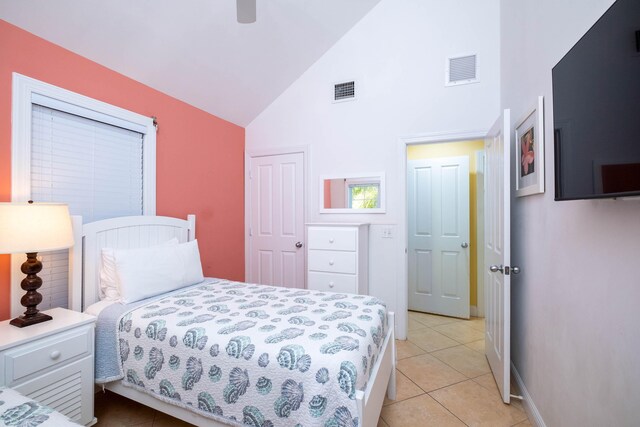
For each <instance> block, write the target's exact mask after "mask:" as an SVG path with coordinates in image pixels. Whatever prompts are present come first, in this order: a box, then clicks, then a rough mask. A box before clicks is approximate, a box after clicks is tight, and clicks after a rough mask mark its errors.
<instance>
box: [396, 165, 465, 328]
mask: <svg viewBox="0 0 640 427" xmlns="http://www.w3.org/2000/svg"><path fill="white" fill-rule="evenodd" d="M407 173H408V176H407V190H408V195H407V199H408V207H409V215H408V219H409V309H410V310H417V311H425V312H429V313H437V314H443V315H446V316H454V317H462V318H465V319H468V318H469V157H467V156H462V157H448V158H436V159H423V160H409V161H408V162H407Z"/></svg>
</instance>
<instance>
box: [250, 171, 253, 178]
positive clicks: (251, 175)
mask: <svg viewBox="0 0 640 427" xmlns="http://www.w3.org/2000/svg"><path fill="white" fill-rule="evenodd" d="M249 179H253V174H252V173H251V169H249Z"/></svg>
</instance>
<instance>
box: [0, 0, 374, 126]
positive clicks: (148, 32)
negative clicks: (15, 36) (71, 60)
mask: <svg viewBox="0 0 640 427" xmlns="http://www.w3.org/2000/svg"><path fill="white" fill-rule="evenodd" d="M379 1H380V0H257V22H256V23H253V24H239V23H237V21H236V4H235V1H234V0H82V1H78V0H0V19H4V20H5V21H8V22H10V23H12V24H14V25H16V26H18V27H21V28H23V29H25V30H27V31H29V32H31V33H33V34H36V35H37V36H40V37H43V38H45V39H47V40H49V41H51V42H53V43H55V44H58V45H60V46H62V47H64V48H66V49H69V50H71V51H73V52H75V53H78V54H80V55H82V56H84V57H86V58H89V59H91V60H93V61H95V62H98V63H100V64H102V65H104V66H106V67H108V68H111V69H113V70H115V71H117V72H120V73H122V74H125V75H127V76H129V77H131V78H133V79H135V80H137V81H139V82H141V83H144V84H146V85H148V86H150V87H153V88H154V89H157V90H160V91H162V92H164V93H166V94H168V95H171V96H173V97H175V98H178V99H180V100H182V101H185V102H187V103H189V104H191V105H194V106H196V107H198V108H201V109H202V110H205V111H207V112H209V113H211V114H215V115H216V116H218V117H221V118H223V119H225V120H228V121H231V122H233V123H236V124H238V125H240V126H246V125H248V124H249V123H250V122H251V121H252V120H253V119H254V118H255V117H256V116H257V115H258V114H260V113H261V112H262V111H263V110H264V109H265V108H266V107H267V106H268V105H269V104H271V102H273V101H274V100H275V99H276V98H277V97H278V96H279V95H280V94H281V93H282V92H283V91H284V90H285V89H286V88H287V87H288V86H289V85H290V84H291V83H293V82H294V81H295V80H296V79H297V78H298V77H299V76H300V75H302V73H303V72H304V71H305V70H306V69H307V68H309V66H311V65H312V64H313V63H314V62H315V61H316V60H317V59H318V58H320V57H321V56H322V55H323V54H324V53H325V52H326V51H327V50H328V49H329V48H330V47H331V46H333V44H334V43H335V42H336V41H338V40H339V39H340V38H341V37H342V36H343V35H344V34H345V33H346V32H347V31H348V30H349V29H350V28H352V27H353V26H354V25H355V24H356V23H357V22H358V21H359V20H360V19H361V18H362V17H363V16H364V15H366V14H367V13H368V12H369V11H370V10H371V9H372V8H373V7H374V6H375V5H376V4H377V3H378V2H379Z"/></svg>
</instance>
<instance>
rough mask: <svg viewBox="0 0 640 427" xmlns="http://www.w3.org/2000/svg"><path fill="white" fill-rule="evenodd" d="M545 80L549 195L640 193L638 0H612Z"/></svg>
mask: <svg viewBox="0 0 640 427" xmlns="http://www.w3.org/2000/svg"><path fill="white" fill-rule="evenodd" d="M552 78H553V127H554V137H555V138H554V139H555V147H554V148H555V199H556V200H575V199H596V198H612V197H614V198H615V197H629V196H640V0H617V1H616V2H615V3H614V4H613V5H612V6H611V7H610V8H609V9H608V10H607V12H605V14H604V15H603V16H602V17H601V18H600V19H599V20H598V21H597V22H596V23H595V24H594V25H593V27H591V29H589V31H588V32H587V33H586V34H585V35H584V36H583V37H582V38H581V39H580V40H579V41H578V43H576V45H575V46H573V48H572V49H571V50H570V51H569V52H568V53H567V54H566V55H565V56H564V57H563V58H562V59H561V60H560V62H558V64H556V66H555V67H554V68H553V72H552Z"/></svg>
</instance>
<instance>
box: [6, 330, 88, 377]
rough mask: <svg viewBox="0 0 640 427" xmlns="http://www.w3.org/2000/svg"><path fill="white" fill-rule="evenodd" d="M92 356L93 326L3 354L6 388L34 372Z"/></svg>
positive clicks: (57, 335) (51, 337) (64, 333)
mask: <svg viewBox="0 0 640 427" xmlns="http://www.w3.org/2000/svg"><path fill="white" fill-rule="evenodd" d="M92 353H93V327H92V325H89V326H85V327H81V328H76V329H73V330H70V331H66V332H62V333H59V334H55V335H52V336H50V337H48V338H45V339H41V340H38V341H36V342H35V343H29V344H23V345H20V346H17V347H15V348H13V349H11V350H8V351H5V352H4V353H2V358H3V362H4V363H3V364H4V369H5V378H6V380H7V383H8V384H7V385H9V386H11V385H12V384H13V383H15V382H18V381H21V380H22V379H23V378H25V377H28V376H29V375H32V374H34V373H36V372H40V371H43V370H47V369H49V368H53V367H56V366H58V365H63V364H65V363H67V362H68V361H69V360H71V359H74V358H77V357H81V356H89V355H91V354H92Z"/></svg>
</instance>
